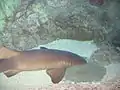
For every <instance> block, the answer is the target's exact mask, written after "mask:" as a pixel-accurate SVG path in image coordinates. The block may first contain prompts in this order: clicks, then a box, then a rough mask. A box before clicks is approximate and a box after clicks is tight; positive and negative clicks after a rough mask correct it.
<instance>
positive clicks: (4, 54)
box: [0, 46, 20, 59]
mask: <svg viewBox="0 0 120 90" xmlns="http://www.w3.org/2000/svg"><path fill="white" fill-rule="evenodd" d="M18 54H20V51H17V50H12V49H8V48H6V47H4V46H3V47H0V59H2V58H10V57H12V56H16V55H18Z"/></svg>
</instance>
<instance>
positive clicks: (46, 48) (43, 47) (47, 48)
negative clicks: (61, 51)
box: [40, 47, 48, 49]
mask: <svg viewBox="0 0 120 90" xmlns="http://www.w3.org/2000/svg"><path fill="white" fill-rule="evenodd" d="M40 49H48V48H46V47H40Z"/></svg>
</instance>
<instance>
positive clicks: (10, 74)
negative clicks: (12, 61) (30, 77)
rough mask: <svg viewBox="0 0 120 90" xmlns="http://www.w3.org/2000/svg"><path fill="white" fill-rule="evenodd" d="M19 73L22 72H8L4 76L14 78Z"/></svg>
mask: <svg viewBox="0 0 120 90" xmlns="http://www.w3.org/2000/svg"><path fill="white" fill-rule="evenodd" d="M19 72H20V71H19V70H8V71H5V72H4V74H5V75H6V76H7V77H12V76H14V75H16V74H18V73H19Z"/></svg>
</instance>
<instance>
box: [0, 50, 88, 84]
mask: <svg viewBox="0 0 120 90" xmlns="http://www.w3.org/2000/svg"><path fill="white" fill-rule="evenodd" d="M86 63H87V62H86V61H85V60H84V58H82V57H80V56H78V55H76V54H74V53H71V52H67V51H62V50H56V49H45V48H42V49H39V50H29V51H21V52H20V54H18V55H16V56H13V57H10V58H8V59H5V60H2V63H1V62H0V72H4V73H5V74H6V76H8V77H11V76H13V75H15V74H17V73H19V72H22V71H36V70H47V71H46V72H47V74H48V75H49V76H50V77H51V80H52V82H53V83H59V82H60V81H61V80H62V78H63V76H64V74H65V70H66V68H68V67H71V66H74V65H81V64H86ZM6 66H7V67H6Z"/></svg>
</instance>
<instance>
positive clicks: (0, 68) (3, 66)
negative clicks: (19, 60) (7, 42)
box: [0, 59, 15, 73]
mask: <svg viewBox="0 0 120 90" xmlns="http://www.w3.org/2000/svg"><path fill="white" fill-rule="evenodd" d="M14 66H15V65H14V63H13V62H12V61H11V60H8V59H0V73H1V72H4V71H7V70H10V69H13V68H14Z"/></svg>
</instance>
